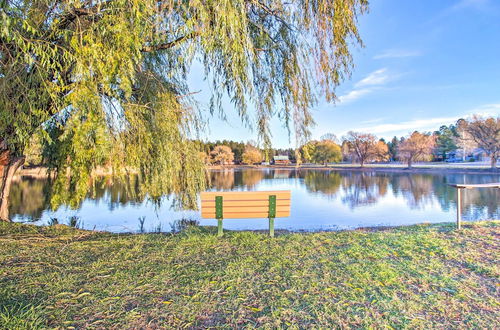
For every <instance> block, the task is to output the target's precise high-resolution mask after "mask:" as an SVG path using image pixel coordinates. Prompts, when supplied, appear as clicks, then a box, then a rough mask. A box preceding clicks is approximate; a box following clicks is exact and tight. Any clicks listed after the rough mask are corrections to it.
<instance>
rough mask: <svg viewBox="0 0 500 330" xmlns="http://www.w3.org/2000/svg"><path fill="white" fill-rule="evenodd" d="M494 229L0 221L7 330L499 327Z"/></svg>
mask: <svg viewBox="0 0 500 330" xmlns="http://www.w3.org/2000/svg"><path fill="white" fill-rule="evenodd" d="M499 236H500V224H499V223H498V222H482V223H474V224H467V225H465V228H464V229H463V230H462V231H460V232H458V231H456V230H454V228H453V226H452V225H448V224H446V225H445V224H443V225H419V226H410V227H401V228H390V229H382V230H370V229H366V230H356V231H345V232H328V233H294V234H289V233H286V234H285V233H283V234H281V235H278V237H276V238H274V239H270V238H268V237H266V236H265V235H264V234H262V233H254V232H226V236H225V237H224V238H222V239H218V238H217V237H215V236H214V233H213V230H212V229H211V228H195V227H193V228H190V229H188V230H186V231H185V232H183V233H181V234H176V235H166V234H138V235H118V234H110V233H98V232H88V231H81V230H76V229H71V228H68V227H64V226H54V227H36V226H31V225H21V224H1V225H0V325H1V326H3V327H4V328H9V329H13V328H23V327H26V328H36V327H41V328H43V327H65V328H67V327H77V328H87V327H88V328H117V329H123V328H141V327H142V328H163V327H175V328H177V327H195V328H196V327H198V328H199V327H239V326H249V327H260V326H266V327H272V328H274V327H290V326H291V327H311V326H319V327H327V328H329V327H333V326H335V327H344V328H347V327H375V328H404V327H409V328H435V327H439V328H468V329H469V328H494V327H495V324H496V325H498V324H500V313H499V307H500V302H499V284H500V282H499V275H500V269H499V265H498V260H500V255H499V254H500V239H499V238H500V237H499Z"/></svg>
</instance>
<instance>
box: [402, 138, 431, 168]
mask: <svg viewBox="0 0 500 330" xmlns="http://www.w3.org/2000/svg"><path fill="white" fill-rule="evenodd" d="M435 146H436V136H434V135H431V134H424V133H420V132H417V131H415V132H413V133H412V134H411V135H410V136H409V137H407V138H406V139H404V140H403V141H402V142H401V143H400V144H399V146H398V157H399V159H400V160H402V161H404V162H406V163H407V164H408V168H411V166H412V164H413V163H414V162H416V161H428V160H431V159H432V153H433V151H434V148H435Z"/></svg>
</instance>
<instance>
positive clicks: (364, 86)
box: [339, 68, 396, 103]
mask: <svg viewBox="0 0 500 330" xmlns="http://www.w3.org/2000/svg"><path fill="white" fill-rule="evenodd" d="M395 77H396V76H395V75H391V74H389V73H388V70H387V68H382V69H378V70H376V71H373V72H372V73H370V74H369V75H367V76H366V77H364V78H363V79H361V80H360V81H358V82H357V83H356V84H354V89H353V90H351V91H350V92H349V93H347V94H344V95H341V96H339V101H340V102H341V103H347V102H352V101H355V100H357V99H359V98H361V97H363V96H365V95H367V94H370V93H372V92H374V91H375V90H377V88H379V87H380V86H382V85H385V84H387V82H389V81H391V80H393V79H394V78H395Z"/></svg>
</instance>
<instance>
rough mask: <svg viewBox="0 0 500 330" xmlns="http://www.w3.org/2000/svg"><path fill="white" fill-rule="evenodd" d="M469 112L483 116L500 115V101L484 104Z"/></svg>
mask: <svg viewBox="0 0 500 330" xmlns="http://www.w3.org/2000/svg"><path fill="white" fill-rule="evenodd" d="M469 114H476V115H479V116H483V117H497V116H500V103H492V104H485V105H482V106H480V107H477V108H474V109H472V110H471V111H469Z"/></svg>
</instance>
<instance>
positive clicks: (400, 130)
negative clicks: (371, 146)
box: [355, 103, 500, 136]
mask: <svg viewBox="0 0 500 330" xmlns="http://www.w3.org/2000/svg"><path fill="white" fill-rule="evenodd" d="M474 114H476V115H480V116H484V117H491V116H493V117H496V116H500V103H496V104H485V105H482V106H479V107H476V108H473V109H471V110H469V111H467V112H465V113H463V114H462V115H458V116H454V117H438V118H426V119H413V120H408V121H404V122H400V123H387V124H379V125H373V126H366V127H360V128H357V129H355V131H359V132H367V133H372V134H377V135H385V136H388V135H405V134H407V133H409V132H411V131H415V130H418V131H435V130H437V129H438V128H439V126H441V125H450V124H453V123H455V122H456V121H457V120H458V119H460V118H468V117H471V116H472V115H474ZM377 120H378V119H377ZM389 133H390V134H389Z"/></svg>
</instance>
